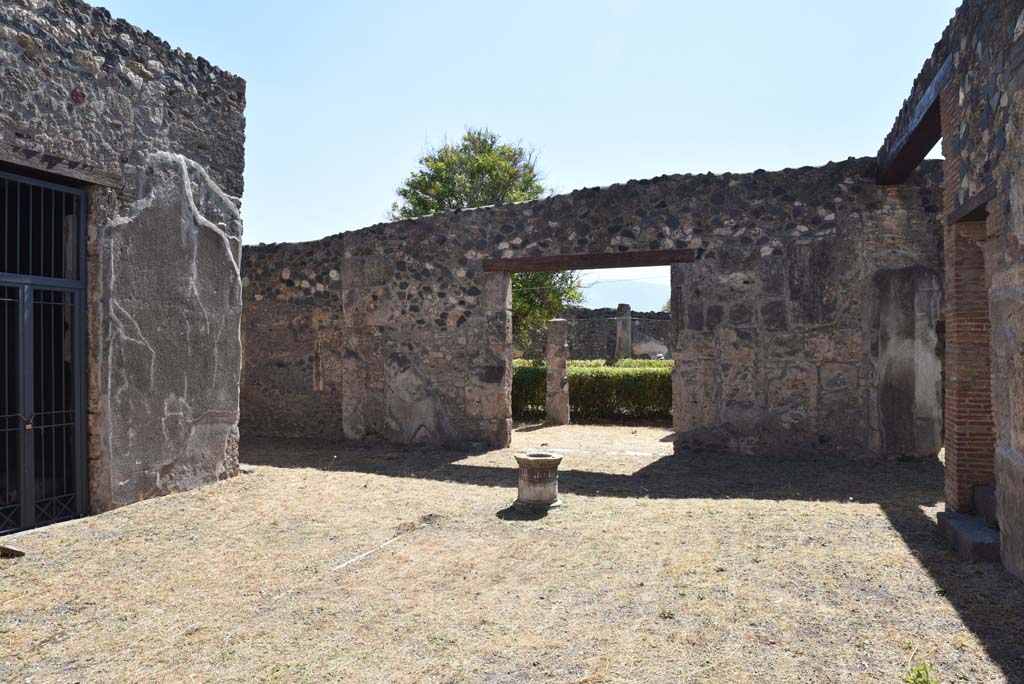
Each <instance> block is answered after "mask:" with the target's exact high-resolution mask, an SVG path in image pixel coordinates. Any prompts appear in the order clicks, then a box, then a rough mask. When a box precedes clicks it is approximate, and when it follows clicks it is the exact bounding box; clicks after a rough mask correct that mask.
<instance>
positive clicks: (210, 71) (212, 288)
mask: <svg viewBox="0 0 1024 684" xmlns="http://www.w3.org/2000/svg"><path fill="white" fill-rule="evenodd" d="M244 108H245V83H244V81H242V80H241V79H239V78H238V77H236V76H233V75H231V74H228V73H226V72H224V71H221V70H220V69H217V68H216V67H214V66H212V65H210V64H209V63H208V62H206V61H205V60H203V59H201V58H194V57H193V56H192V55H189V54H186V53H184V52H182V51H181V50H176V49H171V47H170V46H169V45H167V44H166V43H164V42H162V41H161V40H159V39H158V38H156V37H155V36H153V35H152V34H151V33H147V32H143V31H141V30H139V29H137V28H135V27H133V26H131V25H129V24H127V23H126V22H124V21H120V20H115V19H112V18H111V16H110V15H109V14H108V13H107V12H106V11H104V10H102V9H98V8H92V7H90V6H88V5H86V4H84V3H82V2H79V1H77V0H13V1H9V2H4V3H2V4H0V162H3V163H4V167H5V168H7V169H8V170H14V171H16V172H21V171H23V169H22V165H23V164H34V163H36V162H39V161H42V162H44V163H45V165H46V166H47V167H48V168H50V169H51V170H52V173H53V174H56V175H58V176H59V175H60V174H62V173H67V174H68V175H69V177H68V178H66V179H64V180H65V181H66V182H68V183H74V184H76V185H83V183H82V182H80V181H81V179H82V178H86V175H83V173H84V172H85V171H88V172H91V173H93V172H94V173H95V174H96V175H97V177H98V178H99V177H103V178H108V179H115V181H114V182H110V183H106V186H104V185H99V184H88V183H86V184H85V187H87V188H88V203H89V206H88V244H87V250H88V317H89V320H88V350H89V351H88V357H89V387H88V420H89V431H88V432H89V464H90V465H89V467H90V473H89V482H90V489H91V492H90V503H91V507H92V508H93V509H94V510H102V509H106V508H111V507H114V506H118V505H122V504H126V503H130V502H133V501H137V500H139V499H140V498H145V497H149V496H155V495H158V494H162V493H165V492H170V491H175V490H180V489H186V488H189V487H193V486H196V485H199V484H202V483H206V482H210V481H213V480H216V479H217V478H219V477H224V476H227V475H231V474H233V473H234V472H236V470H237V439H238V429H237V423H238V386H239V373H240V363H241V361H240V356H241V345H240V339H239V333H238V331H239V325H240V316H241V278H240V275H239V258H240V241H241V233H242V224H241V220H240V219H239V213H238V207H239V202H240V200H239V199H238V198H239V196H240V195H241V194H242V191H243V179H242V177H243V166H244V130H245V118H244ZM36 166H38V164H36ZM49 177H53V176H49ZM76 179H78V180H76ZM111 185H112V186H121V187H107V186H111Z"/></svg>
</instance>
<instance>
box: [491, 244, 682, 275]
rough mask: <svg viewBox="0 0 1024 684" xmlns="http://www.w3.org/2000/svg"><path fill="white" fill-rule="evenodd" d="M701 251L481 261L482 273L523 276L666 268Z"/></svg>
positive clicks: (576, 255) (577, 255)
mask: <svg viewBox="0 0 1024 684" xmlns="http://www.w3.org/2000/svg"><path fill="white" fill-rule="evenodd" d="M699 252H700V250H696V249H657V250H651V251H643V252H611V253H607V254H561V255H557V256H540V257H518V258H515V259H484V271H488V272H504V273H522V272H524V271H541V272H551V271H572V270H582V269H595V268H625V267H627V266H667V265H669V264H679V263H689V262H692V261H696V260H697V259H698V258H699V257H700V254H699Z"/></svg>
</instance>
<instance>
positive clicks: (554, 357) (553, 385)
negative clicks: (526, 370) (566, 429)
mask: <svg viewBox="0 0 1024 684" xmlns="http://www.w3.org/2000/svg"><path fill="white" fill-rule="evenodd" d="M568 360H569V322H568V321H566V320H565V319H564V318H556V319H554V320H550V321H548V349H547V363H548V376H547V396H546V398H545V401H544V411H545V413H546V414H547V422H548V423H549V424H550V425H568V424H569V377H568V374H567V371H566V364H567V362H568Z"/></svg>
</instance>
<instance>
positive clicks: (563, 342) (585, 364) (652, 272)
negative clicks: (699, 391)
mask: <svg viewBox="0 0 1024 684" xmlns="http://www.w3.org/2000/svg"><path fill="white" fill-rule="evenodd" d="M527 273H530V272H527ZM579 276H580V281H581V287H580V289H581V292H582V294H583V300H582V301H581V302H579V304H578V305H575V306H570V307H567V308H566V309H565V311H564V312H563V313H562V314H561V316H560V320H557V321H550V322H547V323H546V324H545V323H543V322H542V323H541V324H540V325H532V326H528V327H526V328H524V327H523V326H522V324H521V323H518V322H517V321H516V308H515V307H513V314H512V322H513V326H514V328H515V329H516V330H517V332H518V334H517V335H516V344H515V348H514V357H515V358H514V359H513V381H512V389H511V392H512V395H511V396H512V407H513V418H514V420H515V421H516V422H519V423H533V422H539V421H542V420H543V421H546V422H549V423H553V424H564V423H565V422H566V420H565V418H564V414H565V410H564V409H565V403H566V397H565V396H564V395H565V392H564V388H565V387H567V388H568V405H569V409H570V410H569V418H568V422H571V423H585V424H604V425H649V426H654V427H665V428H669V427H670V426H671V423H672V414H673V410H672V409H673V404H674V400H675V397H674V394H673V391H672V368H673V365H674V361H673V359H672V339H673V324H672V316H671V312H670V311H669V300H670V293H671V286H670V274H669V269H668V268H667V267H665V266H661V267H650V266H644V267H636V268H630V267H623V268H619V269H612V268H608V269H602V270H600V271H586V270H584V271H580V272H579ZM531 282H532V281H531V279H529V278H513V288H512V296H513V298H518V299H517V301H522V300H525V299H527V298H528V297H529V296H530V294H531V293H530V292H529V291H524V290H528V287H529V284H530V283H531ZM524 283H525V285H524ZM554 375H559V376H560V377H559V378H554V377H553V376H554ZM559 387H563V390H562V392H559V389H558V388H559ZM555 395H558V396H555ZM552 411H553V412H552Z"/></svg>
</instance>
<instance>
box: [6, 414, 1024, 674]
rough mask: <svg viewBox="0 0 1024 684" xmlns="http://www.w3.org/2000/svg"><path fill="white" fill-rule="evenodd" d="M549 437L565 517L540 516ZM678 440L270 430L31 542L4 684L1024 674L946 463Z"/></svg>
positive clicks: (1008, 583)
mask: <svg viewBox="0 0 1024 684" xmlns="http://www.w3.org/2000/svg"><path fill="white" fill-rule="evenodd" d="M538 450H548V451H558V452H559V453H563V455H565V462H564V466H565V468H564V472H563V475H562V491H563V500H564V502H565V504H566V505H565V506H564V508H562V509H559V510H558V511H555V512H553V513H552V514H550V515H548V516H546V517H543V518H540V519H534V520H523V519H520V518H519V517H518V516H516V515H515V514H513V513H512V512H511V511H510V509H509V505H510V504H511V503H512V501H513V499H514V498H515V490H514V487H515V481H516V472H515V470H514V461H513V459H512V454H513V453H516V452H523V451H525V452H532V451H538ZM671 452H672V444H671V441H670V433H669V432H667V431H666V430H661V429H656V428H611V427H579V426H570V427H566V428H551V429H534V428H520V429H519V430H517V432H516V434H515V438H514V443H513V447H512V448H511V449H509V450H503V451H492V452H486V453H464V452H442V451H437V450H417V449H411V450H410V449H398V448H394V447H366V448H352V447H344V448H342V447H338V446H332V445H322V444H312V443H296V442H273V441H248V442H245V443H244V445H243V460H244V461H246V462H249V463H255V464H257V465H256V473H255V474H253V475H246V476H240V477H237V478H234V479H232V480H229V481H225V482H221V483H219V484H217V485H214V486H210V487H205V488H202V489H200V490H196V491H192V492H187V493H184V494H179V495H174V496H169V497H165V498H162V499H157V500H152V501H146V502H143V503H140V504H136V505H134V506H129V507H127V508H124V509H120V510H118V511H114V512H112V513H108V514H105V515H101V516H96V517H93V518H89V519H85V520H82V521H77V522H75V523H73V524H69V525H64V526H58V527H54V528H49V529H44V530H37V531H34V532H31V533H28V534H25V535H22V536H20V537H19V538H18V539H17V540H16V541H17V545H18V546H20V547H22V548H24V549H25V550H26V551H27V552H28V555H27V556H26V557H25V558H22V559H18V560H4V561H0V680H2V681H19V682H24V681H32V682H76V681H79V682H90V683H91V682H103V683H106V682H153V681H158V682H254V681H256V682H325V681H338V682H346V683H360V682H381V683H383V682H387V683H401V684H404V683H412V682H423V683H431V684H433V683H437V682H452V683H454V682H480V683H483V682H487V683H495V684H506V683H508V684H512V683H526V682H530V683H532V682H551V683H555V682H558V683H564V682H578V683H582V682H591V683H594V682H622V683H626V682H629V683H631V684H635V683H641V684H643V683H654V682H658V683H665V684H668V683H672V684H677V683H679V682H715V683H723V682H729V683H730V684H733V683H746V682H749V683H754V682H758V683H760V682H773V683H775V682H793V683H796V682H814V683H815V684H817V683H818V682H843V683H846V682H893V683H898V682H900V681H901V678H902V677H903V676H904V675H905V674H906V673H907V671H908V670H909V669H910V667H911V666H912V665H913V664H914V663H918V662H924V661H929V662H932V663H934V665H935V670H936V673H937V675H938V677H939V679H940V681H942V682H943V683H947V682H961V681H963V682H985V683H986V684H998V683H1001V682H1021V681H1024V639H1022V635H1024V608H1022V606H1024V585H1022V584H1020V583H1018V582H1016V581H1015V580H1013V579H1012V578H1010V577H1009V576H1008V575H1006V574H1005V573H1004V572H1003V571H1002V570H1000V569H999V568H997V567H993V566H970V565H965V564H962V563H960V562H959V561H957V560H956V559H955V558H954V557H953V556H952V555H951V554H950V553H949V552H948V551H947V550H946V549H945V548H944V547H943V546H942V545H941V544H939V543H938V542H937V540H936V539H935V536H934V533H933V527H932V526H933V522H932V519H931V516H932V515H933V514H934V511H935V510H936V507H937V506H938V503H939V500H940V498H941V488H942V480H941V475H942V474H941V466H940V465H939V464H937V463H871V462H857V463H850V462H843V461H837V460H834V459H818V460H814V459H811V460H807V459H804V460H796V459H786V458H780V459H777V460H766V459H749V458H747V459H745V458H739V457H735V456H721V455H720V456H713V457H695V456H690V457H683V456H671ZM385 544H386V545H385Z"/></svg>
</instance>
